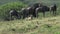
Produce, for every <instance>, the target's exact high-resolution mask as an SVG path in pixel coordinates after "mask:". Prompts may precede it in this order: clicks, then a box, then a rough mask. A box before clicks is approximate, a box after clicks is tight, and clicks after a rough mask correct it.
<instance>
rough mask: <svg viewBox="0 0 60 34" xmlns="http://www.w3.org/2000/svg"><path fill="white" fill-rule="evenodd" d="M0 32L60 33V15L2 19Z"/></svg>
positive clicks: (27, 33)
mask: <svg viewBox="0 0 60 34" xmlns="http://www.w3.org/2000/svg"><path fill="white" fill-rule="evenodd" d="M0 34H60V16H56V17H48V18H41V19H39V18H38V19H36V18H35V19H33V20H27V19H25V20H22V19H21V20H14V21H1V22H0Z"/></svg>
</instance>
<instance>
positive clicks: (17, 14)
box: [9, 9, 20, 19]
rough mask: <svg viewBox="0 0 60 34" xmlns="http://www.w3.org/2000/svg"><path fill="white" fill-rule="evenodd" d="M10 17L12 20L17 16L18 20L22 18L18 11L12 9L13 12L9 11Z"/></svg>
mask: <svg viewBox="0 0 60 34" xmlns="http://www.w3.org/2000/svg"><path fill="white" fill-rule="evenodd" d="M9 16H10V19H13V18H12V17H13V16H15V17H16V18H17V19H19V18H20V15H19V13H18V12H17V10H15V9H11V10H10V11H9Z"/></svg>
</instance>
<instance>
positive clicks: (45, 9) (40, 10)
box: [35, 6, 50, 17]
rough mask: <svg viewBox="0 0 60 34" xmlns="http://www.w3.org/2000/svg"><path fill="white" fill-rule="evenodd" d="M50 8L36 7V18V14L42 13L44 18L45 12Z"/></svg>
mask: <svg viewBox="0 0 60 34" xmlns="http://www.w3.org/2000/svg"><path fill="white" fill-rule="evenodd" d="M49 10H50V8H49V7H48V6H41V7H38V8H36V12H35V13H36V16H37V17H38V12H42V13H43V16H44V17H45V12H46V11H49Z"/></svg>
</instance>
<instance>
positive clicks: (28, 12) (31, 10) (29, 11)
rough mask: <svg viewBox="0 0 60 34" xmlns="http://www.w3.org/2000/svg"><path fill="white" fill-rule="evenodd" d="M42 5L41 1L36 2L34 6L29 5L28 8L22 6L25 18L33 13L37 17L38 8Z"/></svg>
mask: <svg viewBox="0 0 60 34" xmlns="http://www.w3.org/2000/svg"><path fill="white" fill-rule="evenodd" d="M40 6H42V5H40V3H35V4H33V5H32V6H30V7H28V8H22V10H21V12H22V14H23V18H26V17H28V16H30V15H32V16H33V17H36V11H35V10H36V8H38V7H40Z"/></svg>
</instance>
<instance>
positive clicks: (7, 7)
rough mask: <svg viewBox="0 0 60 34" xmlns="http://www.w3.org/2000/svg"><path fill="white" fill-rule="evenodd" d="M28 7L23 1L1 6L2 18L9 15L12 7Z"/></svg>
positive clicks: (0, 14)
mask: <svg viewBox="0 0 60 34" xmlns="http://www.w3.org/2000/svg"><path fill="white" fill-rule="evenodd" d="M23 7H27V4H25V3H22V2H11V3H7V4H4V5H2V6H0V18H5V17H6V16H7V15H8V12H9V10H10V9H16V10H21V8H23Z"/></svg>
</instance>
